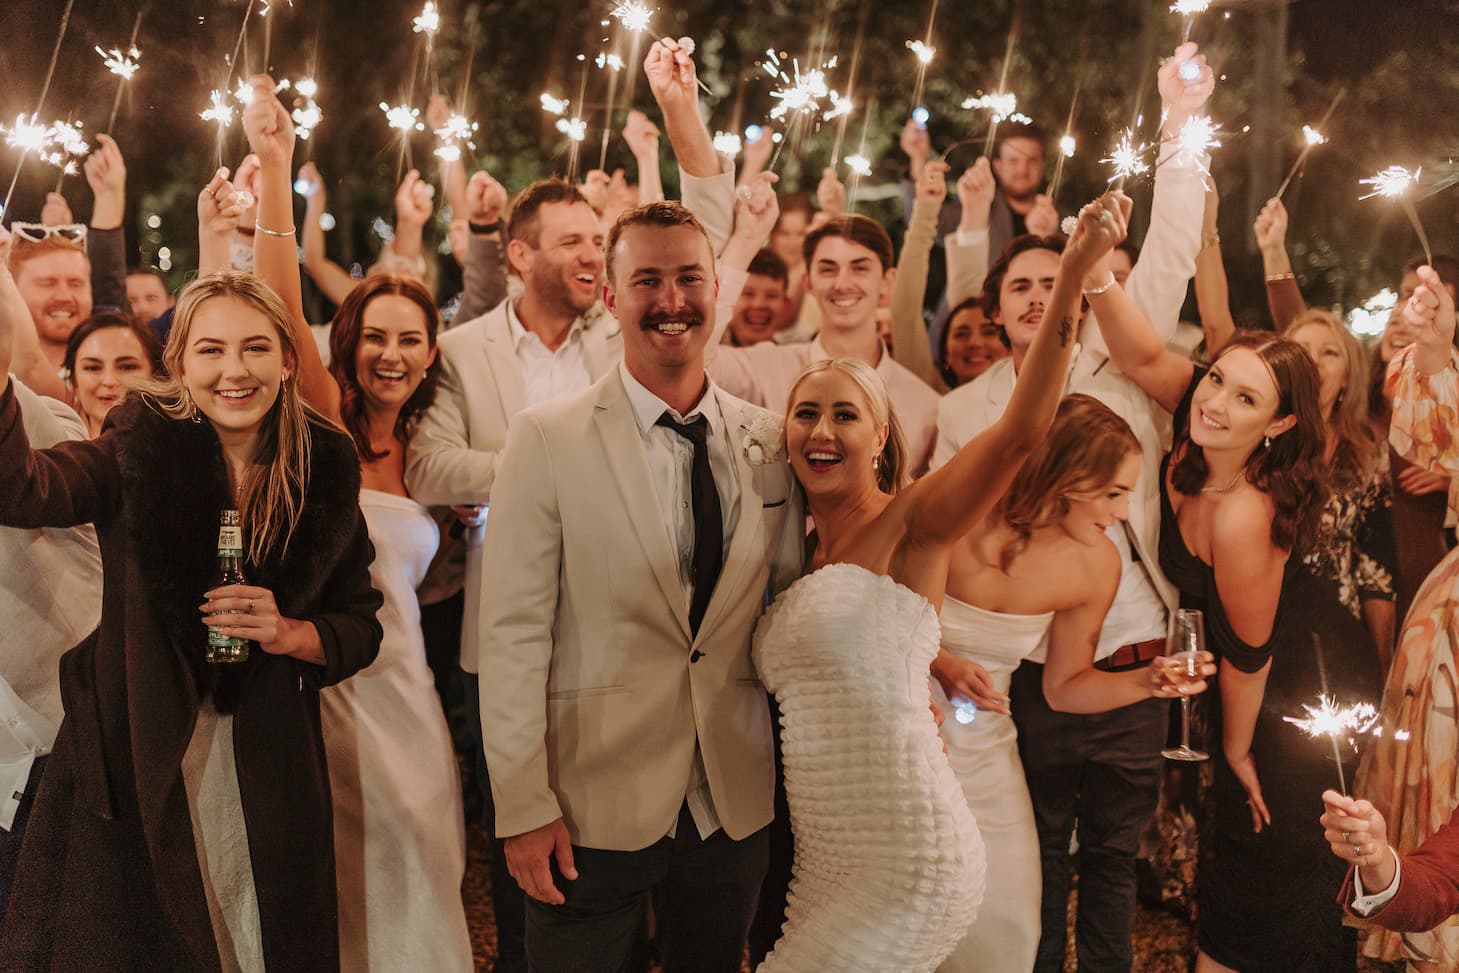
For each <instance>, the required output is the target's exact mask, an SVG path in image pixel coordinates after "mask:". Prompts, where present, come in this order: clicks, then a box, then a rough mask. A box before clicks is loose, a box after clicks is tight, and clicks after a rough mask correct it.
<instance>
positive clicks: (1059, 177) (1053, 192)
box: [1049, 80, 1083, 202]
mask: <svg viewBox="0 0 1459 973" xmlns="http://www.w3.org/2000/svg"><path fill="white" fill-rule="evenodd" d="M1082 85H1083V81H1082V80H1081V81H1076V82H1075V83H1074V97H1072V98H1070V99H1069V114H1068V116H1067V117H1066V118H1065V119H1064V135H1063V137H1062V138H1060V139H1059V159H1058V161H1057V162H1055V163H1054V178H1053V179H1052V180H1051V181H1050V182H1049V199H1050V200H1054V201H1056V202H1057V200H1058V198H1059V184H1060V183H1062V182H1063V181H1064V160H1065V159H1066V158H1068V156H1067V155H1066V154H1065V152H1064V139H1067V138H1069V136H1070V133H1071V130H1072V129H1073V128H1074V112H1075V110H1076V109H1077V108H1078V106H1079V92H1080V89H1081V87H1082Z"/></svg>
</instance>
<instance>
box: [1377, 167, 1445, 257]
mask: <svg viewBox="0 0 1459 973" xmlns="http://www.w3.org/2000/svg"><path fill="white" fill-rule="evenodd" d="M1422 174H1423V169H1416V170H1414V171H1413V172H1409V171H1408V170H1407V169H1405V168H1403V166H1389V167H1388V168H1387V169H1384V170H1383V171H1382V172H1380V173H1378V174H1377V175H1376V176H1373V177H1371V178H1369V179H1361V180H1359V182H1360V183H1361V184H1362V185H1364V186H1371V187H1372V188H1373V191H1372V192H1370V193H1367V194H1365V195H1363V196H1359V197H1358V198H1359V199H1372V198H1373V197H1374V196H1382V197H1383V198H1385V199H1396V200H1398V203H1399V205H1400V206H1402V207H1403V211H1404V212H1405V213H1406V214H1408V221H1409V222H1410V223H1412V224H1413V231H1414V232H1415V233H1417V234H1418V242H1419V243H1421V244H1422V245H1423V248H1424V260H1426V261H1427V262H1428V263H1429V264H1430V265H1432V264H1433V262H1434V254H1433V251H1432V250H1430V249H1429V235H1428V234H1427V233H1425V232H1424V225H1423V224H1422V223H1420V222H1419V218H1418V210H1416V209H1414V206H1413V199H1412V198H1411V196H1410V194H1409V190H1410V189H1412V188H1413V187H1414V186H1416V185H1418V180H1419V176H1420V175H1422Z"/></svg>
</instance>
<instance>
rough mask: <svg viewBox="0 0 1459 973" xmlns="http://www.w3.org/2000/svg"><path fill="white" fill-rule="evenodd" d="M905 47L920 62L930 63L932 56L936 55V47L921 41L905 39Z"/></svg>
mask: <svg viewBox="0 0 1459 973" xmlns="http://www.w3.org/2000/svg"><path fill="white" fill-rule="evenodd" d="M907 49H908V50H910V51H911V52H912V55H913V56H914V57H915V58H917V60H918V61H920V62H921V63H922V64H931V63H932V59H933V57H935V56H936V55H937V48H935V47H928V46H927V45H926V44H924V43H922V42H921V41H907Z"/></svg>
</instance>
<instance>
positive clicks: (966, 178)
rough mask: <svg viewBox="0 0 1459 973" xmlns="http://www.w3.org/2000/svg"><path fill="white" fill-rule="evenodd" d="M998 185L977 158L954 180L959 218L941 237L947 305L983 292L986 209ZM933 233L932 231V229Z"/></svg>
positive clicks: (986, 259)
mask: <svg viewBox="0 0 1459 973" xmlns="http://www.w3.org/2000/svg"><path fill="white" fill-rule="evenodd" d="M997 191H998V184H997V183H996V182H994V181H993V170H992V168H991V167H989V165H988V160H987V159H979V160H978V161H977V162H974V163H973V164H972V165H970V166H968V167H967V168H966V169H964V170H963V174H962V175H961V176H959V177H958V181H957V198H958V203H959V204H960V206H959V209H960V210H961V213H962V215H961V216H960V217H959V218H958V225H957V231H956V232H955V233H950V234H948V235H947V236H945V237H943V238H942V247H943V250H944V251H945V252H946V253H947V306H948V307H957V306H958V305H959V304H961V303H962V302H963V301H966V300H967V299H968V298H970V297H978V296H980V295H981V294H982V293H983V280H984V278H986V277H987V276H988V265H989V262H990V258H991V257H992V254H990V253H989V252H988V247H989V240H988V210H989V207H991V206H992V205H993V196H994V195H995V194H996V193H997ZM934 232H936V230H935V228H934Z"/></svg>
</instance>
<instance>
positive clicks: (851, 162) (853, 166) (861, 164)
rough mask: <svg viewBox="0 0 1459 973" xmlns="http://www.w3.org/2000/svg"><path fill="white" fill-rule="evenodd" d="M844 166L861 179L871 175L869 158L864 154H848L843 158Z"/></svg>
mask: <svg viewBox="0 0 1459 973" xmlns="http://www.w3.org/2000/svg"><path fill="white" fill-rule="evenodd" d="M845 162H846V168H848V169H850V170H851V171H852V173H854V174H855V175H857V176H860V177H862V178H863V179H864V178H866V177H867V176H870V175H871V160H870V159H868V158H867V157H866V156H864V155H848V156H847V157H846V159H845Z"/></svg>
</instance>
